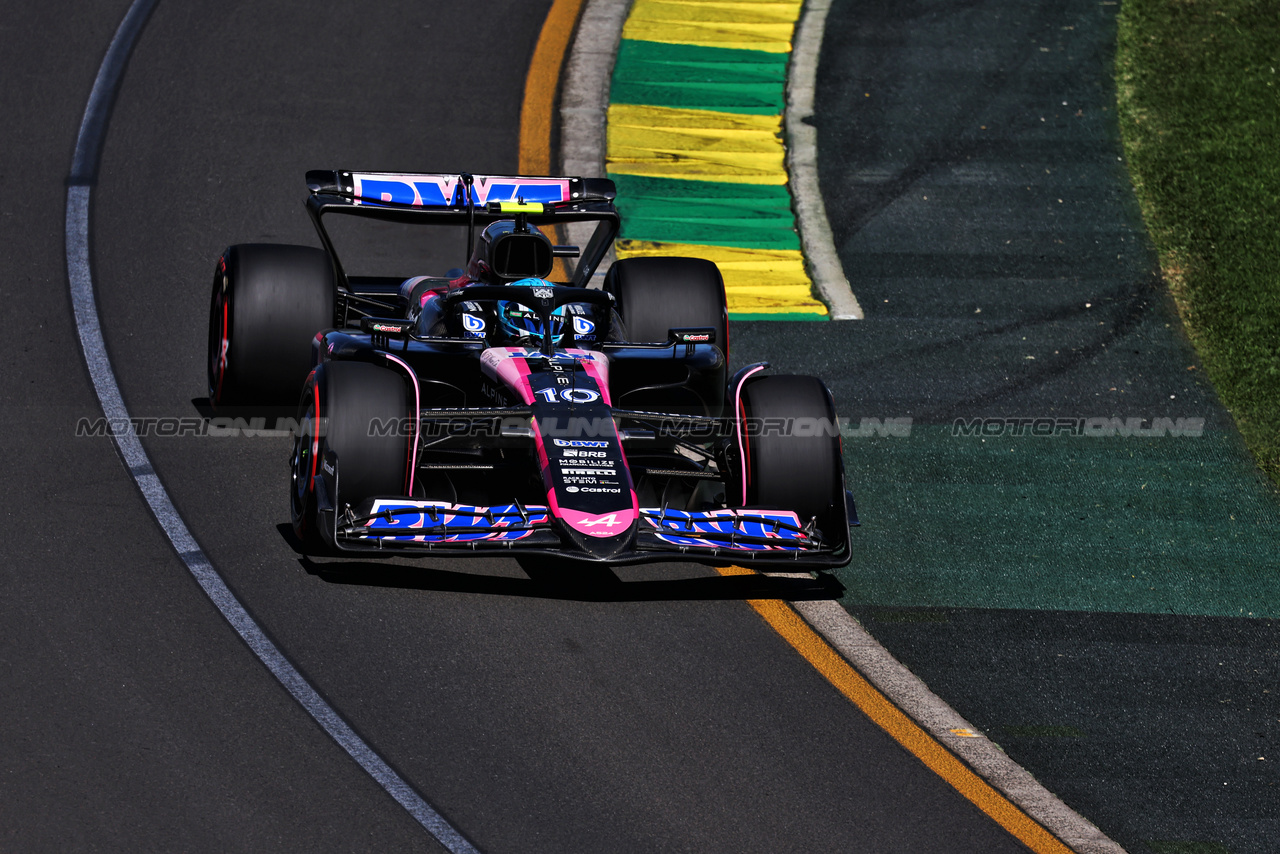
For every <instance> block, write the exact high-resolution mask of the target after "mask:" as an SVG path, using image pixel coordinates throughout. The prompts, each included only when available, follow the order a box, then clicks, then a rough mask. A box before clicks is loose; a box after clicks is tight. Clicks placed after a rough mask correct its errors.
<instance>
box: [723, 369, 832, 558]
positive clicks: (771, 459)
mask: <svg viewBox="0 0 1280 854" xmlns="http://www.w3.org/2000/svg"><path fill="white" fill-rule="evenodd" d="M739 417H740V418H742V419H743V421H742V427H743V437H744V438H743V445H744V447H743V457H744V464H745V468H746V472H745V474H746V495H745V496H744V499H745V500H744V501H743V504H744V505H745V506H748V507H760V508H769V509H775V510H794V511H795V512H796V515H798V516H799V517H800V523H801V524H802V525H804V524H807V523H808V522H809V520H810V519H813V518H814V517H817V520H818V528H819V530H821V531H822V532H823V534H824V535H825V536H826V537H828V538H832V537H834V536H836V535H837V534H839V533H840V532H839V527H840V526H841V525H842V524H844V516H843V510H844V477H843V474H844V463H843V460H842V458H841V454H840V430H839V422H838V421H837V420H836V411H835V405H834V403H833V402H832V400H831V393H830V392H829V391H827V387H826V386H825V385H823V384H822V381H821V380H819V379H817V378H815V377H804V376H782V375H775V376H767V377H760V378H758V379H751V380H748V381H747V383H746V385H745V386H744V387H743V390H742V409H741V412H740V413H739Z"/></svg>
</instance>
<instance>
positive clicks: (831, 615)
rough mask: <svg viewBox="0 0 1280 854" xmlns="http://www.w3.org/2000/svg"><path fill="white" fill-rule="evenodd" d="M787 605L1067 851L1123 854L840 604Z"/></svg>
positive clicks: (863, 674)
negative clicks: (890, 652) (926, 683)
mask: <svg viewBox="0 0 1280 854" xmlns="http://www.w3.org/2000/svg"><path fill="white" fill-rule="evenodd" d="M770 574H773V573H770ZM796 577H804V576H796ZM790 605H791V607H792V608H793V609H794V610H795V611H796V612H797V613H798V614H799V615H800V616H801V618H802V619H804V621H805V622H806V623H808V624H809V626H810V627H811V628H813V630H814V631H816V632H817V633H818V634H820V635H821V636H822V637H823V639H825V640H826V641H827V643H829V644H831V646H832V648H833V649H835V650H836V652H837V653H839V654H840V656H841V657H843V658H844V659H845V660H846V661H848V662H849V663H850V664H851V665H852V666H853V668H854V669H855V670H857V671H858V673H860V674H861V675H862V676H863V677H865V678H866V679H867V681H868V682H870V683H871V684H872V685H874V686H875V687H876V689H877V690H878V691H880V693H881V694H883V695H884V696H885V697H886V698H887V699H888V700H889V702H891V703H893V704H894V705H895V706H897V707H898V708H899V709H901V710H902V711H903V712H905V713H906V714H907V715H908V716H909V717H910V718H911V719H912V720H914V721H915V722H916V723H917V724H919V725H920V727H921V728H922V729H924V731H925V732H927V733H929V735H931V736H933V737H934V738H935V739H937V740H938V742H939V743H941V744H942V745H943V746H945V747H946V748H947V749H948V750H949V751H951V752H952V753H953V754H954V755H955V756H957V757H959V758H960V759H961V760H962V761H963V762H964V763H965V764H967V765H968V766H969V767H970V768H971V769H973V771H974V772H975V773H977V774H978V776H980V777H982V779H984V780H986V781H987V782H988V783H990V784H991V785H992V786H994V787H995V788H996V789H997V790H999V791H1000V792H1001V793H1003V794H1004V796H1005V797H1007V798H1008V799H1009V800H1010V801H1012V802H1013V803H1014V804H1015V805H1016V806H1017V807H1018V808H1019V809H1021V810H1022V811H1023V812H1025V813H1026V814H1027V815H1028V816H1029V817H1031V818H1032V819H1033V820H1035V821H1036V822H1038V823H1039V824H1040V825H1041V826H1042V827H1044V828H1045V829H1046V830H1048V831H1049V832H1050V833H1052V834H1053V835H1054V836H1056V837H1058V839H1060V840H1061V841H1062V842H1063V843H1064V844H1065V845H1067V846H1068V847H1069V848H1071V850H1072V851H1075V852H1077V854H1124V849H1123V848H1121V847H1120V846H1119V845H1118V844H1117V843H1116V842H1114V841H1113V840H1111V839H1110V838H1109V837H1108V836H1107V835H1106V834H1104V833H1103V832H1102V831H1101V830H1099V829H1098V828H1097V827H1096V826H1095V825H1094V824H1093V823H1092V822H1090V821H1089V820H1088V819H1086V818H1085V817H1084V816H1082V815H1080V814H1079V813H1077V812H1076V811H1075V810H1073V809H1071V807H1069V806H1067V805H1066V804H1065V803H1063V802H1062V800H1061V799H1060V798H1059V797H1058V796H1057V795H1055V794H1053V793H1052V792H1050V791H1049V790H1048V789H1046V788H1045V787H1044V786H1043V785H1041V784H1040V782H1039V781H1037V780H1036V778H1035V777H1033V776H1031V774H1030V772H1028V771H1027V770H1026V769H1025V768H1023V767H1022V766H1021V765H1019V764H1017V763H1016V762H1014V761H1013V760H1012V759H1010V758H1009V756H1008V755H1007V754H1006V753H1005V752H1004V751H1003V750H1001V749H1000V748H999V747H998V746H996V744H995V742H993V741H991V739H989V738H987V737H986V736H985V735H984V734H982V733H981V732H979V731H978V730H977V729H975V728H974V727H973V725H972V724H970V723H969V722H968V721H966V720H965V719H964V718H962V717H961V716H960V714H959V713H958V712H956V711H955V709H952V708H951V707H950V706H949V705H947V704H946V702H945V701H943V699H942V698H941V697H939V696H938V695H937V694H934V693H933V692H932V691H930V690H929V687H928V686H927V685H925V684H924V682H922V681H921V680H920V678H919V677H917V676H916V675H915V674H914V673H912V672H911V671H910V670H908V669H907V668H906V667H904V666H903V665H902V664H901V663H900V662H899V661H898V660H897V659H896V658H894V657H893V656H892V655H890V654H889V651H888V650H886V649H885V648H884V647H883V646H881V645H880V643H879V642H878V641H877V640H876V639H875V638H873V637H872V636H871V635H870V633H868V632H867V630H866V629H864V628H863V627H862V625H861V624H860V623H859V622H858V621H857V620H855V619H854V618H853V616H852V615H850V614H849V612H848V611H846V610H845V609H844V607H843V606H842V605H840V603H838V602H834V601H830V600H827V601H808V602H792V603H790Z"/></svg>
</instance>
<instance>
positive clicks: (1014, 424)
mask: <svg viewBox="0 0 1280 854" xmlns="http://www.w3.org/2000/svg"><path fill="white" fill-rule="evenodd" d="M1148 423H1149V424H1150V426H1147V425H1148ZM1203 433H1204V419H1203V418H1176V419H1175V418H1151V419H1147V418H1104V417H1096V418H957V419H956V420H955V421H953V422H951V435H952V436H979V437H982V438H987V439H990V438H995V437H997V436H1040V437H1045V436H1088V437H1090V438H1095V437H1105V436H1140V437H1147V438H1151V437H1163V436H1174V437H1177V436H1190V437H1192V438H1196V437H1199V436H1200V435H1202V434H1203Z"/></svg>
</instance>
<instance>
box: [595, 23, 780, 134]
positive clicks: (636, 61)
mask: <svg viewBox="0 0 1280 854" xmlns="http://www.w3.org/2000/svg"><path fill="white" fill-rule="evenodd" d="M788 59H789V54H785V53H765V52H764V51H759V50H729V49H727V48H718V47H699V46H697V45H678V44H661V43H659V42H645V41H633V40H631V39H623V40H622V42H621V44H620V45H619V48H618V59H617V62H616V64H615V65H614V67H613V83H612V88H611V89H610V90H609V100H610V101H611V102H612V103H614V104H646V105H649V106H657V107H679V108H682V109H689V110H716V111H719V112H728V113H749V114H753V115H775V116H776V115H780V114H781V113H782V110H783V107H784V105H785V103H786V100H785V99H786V91H785V90H786V81H787V60H788Z"/></svg>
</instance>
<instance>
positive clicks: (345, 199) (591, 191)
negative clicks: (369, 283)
mask: <svg viewBox="0 0 1280 854" xmlns="http://www.w3.org/2000/svg"><path fill="white" fill-rule="evenodd" d="M307 189H309V190H310V191H311V193H312V194H313V195H320V196H327V197H331V198H326V199H325V202H326V203H328V204H349V205H352V206H361V205H373V206H376V207H380V208H393V209H396V208H411V209H412V208H432V209H435V210H451V211H465V210H466V209H467V207H468V201H470V202H471V204H472V205H473V206H474V207H475V208H476V210H477V211H479V210H483V209H487V208H488V206H489V204H490V203H491V202H518V201H520V200H523V201H524V202H526V203H543V204H546V205H556V206H559V205H561V204H562V203H568V204H569V205H573V204H574V203H579V204H587V203H592V202H594V203H599V202H612V201H613V200H614V198H615V197H616V196H617V191H616V189H615V188H614V184H613V182H612V181H610V180H609V179H608V178H554V177H536V176H522V175H471V174H467V173H459V174H453V175H450V174H443V173H434V172H410V173H404V172H338V171H334V172H329V171H311V172H308V173H307Z"/></svg>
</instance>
